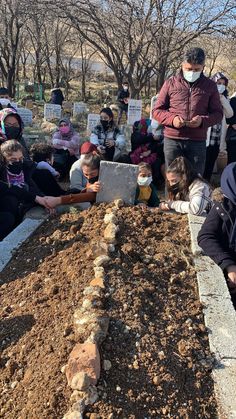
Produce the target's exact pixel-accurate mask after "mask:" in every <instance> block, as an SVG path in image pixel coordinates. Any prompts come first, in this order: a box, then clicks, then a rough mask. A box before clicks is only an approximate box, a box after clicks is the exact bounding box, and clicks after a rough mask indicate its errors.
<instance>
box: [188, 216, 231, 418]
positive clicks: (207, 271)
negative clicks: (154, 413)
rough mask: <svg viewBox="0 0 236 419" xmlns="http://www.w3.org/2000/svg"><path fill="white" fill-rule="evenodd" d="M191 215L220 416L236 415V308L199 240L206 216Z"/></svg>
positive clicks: (218, 270)
mask: <svg viewBox="0 0 236 419" xmlns="http://www.w3.org/2000/svg"><path fill="white" fill-rule="evenodd" d="M188 218H189V227H190V232H191V239H192V252H193V255H194V263H195V267H196V270H197V281H198V289H199V296H200V301H201V303H202V304H203V307H204V308H203V312H204V317H205V324H206V327H207V328H208V337H209V345H210V350H211V352H213V353H214V354H215V357H216V360H217V364H216V366H215V368H214V369H213V371H212V374H213V379H214V386H215V392H216V397H217V402H218V407H219V418H222V419H223V418H227V419H236V399H235V394H236V311H235V310H234V307H233V304H232V301H231V298H230V294H229V291H228V288H227V285H226V282H225V278H224V275H223V273H222V271H221V269H220V268H219V267H218V266H217V265H216V264H215V263H214V262H213V261H212V260H211V259H210V258H209V257H207V256H203V251H202V249H201V248H200V247H199V246H198V244H197V235H198V232H199V230H200V228H201V225H202V223H203V221H204V217H196V216H192V215H189V216H188Z"/></svg>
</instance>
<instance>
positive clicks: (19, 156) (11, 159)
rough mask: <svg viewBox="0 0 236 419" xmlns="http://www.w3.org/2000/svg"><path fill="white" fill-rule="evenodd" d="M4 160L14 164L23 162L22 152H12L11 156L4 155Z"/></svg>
mask: <svg viewBox="0 0 236 419" xmlns="http://www.w3.org/2000/svg"><path fill="white" fill-rule="evenodd" d="M4 157H5V160H6V162H7V163H14V162H19V161H21V162H22V161H23V154H22V151H20V150H18V151H14V152H13V153H11V154H6V155H4Z"/></svg>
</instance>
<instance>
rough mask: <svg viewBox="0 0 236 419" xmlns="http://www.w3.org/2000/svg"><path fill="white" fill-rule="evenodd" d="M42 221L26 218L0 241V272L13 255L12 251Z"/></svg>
mask: <svg viewBox="0 0 236 419" xmlns="http://www.w3.org/2000/svg"><path fill="white" fill-rule="evenodd" d="M43 222H44V219H40V220H33V219H30V218H26V219H25V220H24V221H23V222H22V223H21V224H20V225H18V226H17V227H16V228H15V230H13V231H12V232H11V233H10V234H8V236H7V237H5V239H4V240H3V241H1V242H0V272H1V271H2V270H3V269H4V268H5V266H6V265H7V264H8V262H9V261H10V260H11V258H12V256H13V252H14V251H15V250H16V249H18V247H20V245H21V244H22V243H23V242H24V241H25V240H26V239H27V238H28V237H29V236H31V234H32V233H33V232H34V231H35V230H36V229H37V228H38V227H39V226H40V225H41V224H42V223H43Z"/></svg>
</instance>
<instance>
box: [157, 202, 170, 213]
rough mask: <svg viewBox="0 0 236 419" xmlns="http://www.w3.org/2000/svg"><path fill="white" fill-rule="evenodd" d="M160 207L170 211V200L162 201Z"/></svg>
mask: <svg viewBox="0 0 236 419" xmlns="http://www.w3.org/2000/svg"><path fill="white" fill-rule="evenodd" d="M159 208H160V209H161V210H162V211H169V210H170V207H169V204H168V202H161V203H160V205H159Z"/></svg>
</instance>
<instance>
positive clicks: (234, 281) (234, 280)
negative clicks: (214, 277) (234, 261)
mask: <svg viewBox="0 0 236 419" xmlns="http://www.w3.org/2000/svg"><path fill="white" fill-rule="evenodd" d="M227 272H228V284H229V288H230V289H231V290H233V291H234V292H236V265H230V266H228V268H227Z"/></svg>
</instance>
